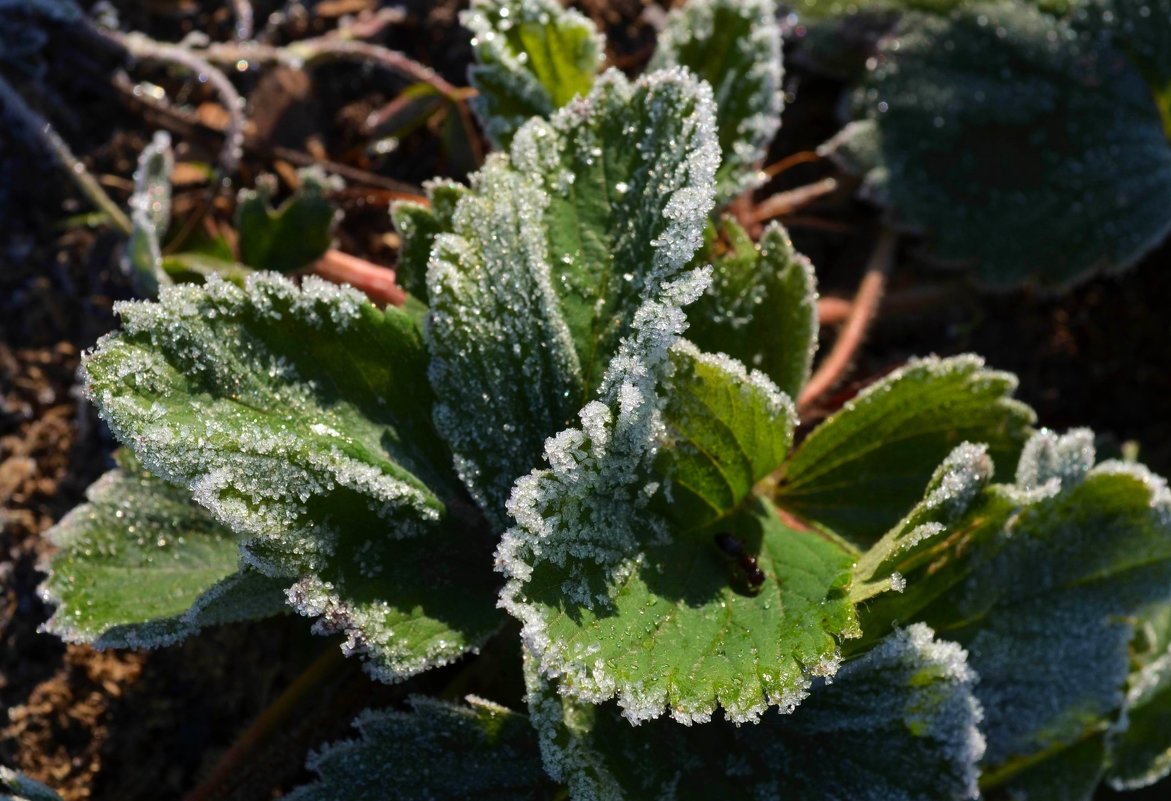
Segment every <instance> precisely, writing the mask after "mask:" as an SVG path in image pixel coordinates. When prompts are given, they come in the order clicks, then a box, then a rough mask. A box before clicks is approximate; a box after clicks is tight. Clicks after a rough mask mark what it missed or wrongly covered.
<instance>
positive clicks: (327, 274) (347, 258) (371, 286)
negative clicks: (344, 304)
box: [310, 250, 407, 306]
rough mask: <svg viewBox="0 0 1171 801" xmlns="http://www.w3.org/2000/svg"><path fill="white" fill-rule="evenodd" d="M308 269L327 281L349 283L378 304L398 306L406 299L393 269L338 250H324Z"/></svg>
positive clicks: (405, 294)
mask: <svg viewBox="0 0 1171 801" xmlns="http://www.w3.org/2000/svg"><path fill="white" fill-rule="evenodd" d="M310 270H311V271H312V272H313V273H315V274H317V275H319V276H321V277H322V278H324V279H326V280H327V281H333V282H334V283H336V284H350V285H351V286H353V287H354V288H355V289H358V290H360V291H362V292H364V293H366V297H368V298H370V300H372V301H374V302H375V303H377V304H378V305H380V306H387V305H390V306H401V305H403V304H404V303H406V302H407V293H406V292H404V291H403V289H402V287H400V286H399V285H398V283H396V282H395V277H394V270H392V269H390V268H389V267H380V266H378V265H377V264H373V263H371V262H368V261H366V260H365V259H360V258H358V257H357V256H351V255H350V254H348V253H342V252H341V251H340V250H328V251H326V253H325V255H324V256H322V257H321V259H320V261H318V262H317V263H316V264H314V265H313V266H312V267H311V268H310Z"/></svg>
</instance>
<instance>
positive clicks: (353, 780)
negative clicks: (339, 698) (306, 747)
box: [286, 696, 551, 801]
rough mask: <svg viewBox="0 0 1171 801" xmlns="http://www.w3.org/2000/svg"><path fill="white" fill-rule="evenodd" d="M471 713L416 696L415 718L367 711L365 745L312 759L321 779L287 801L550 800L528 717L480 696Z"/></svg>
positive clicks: (346, 744) (331, 749) (335, 747)
mask: <svg viewBox="0 0 1171 801" xmlns="http://www.w3.org/2000/svg"><path fill="white" fill-rule="evenodd" d="M467 702H468V705H467V706H459V705H456V704H450V703H445V702H443V701H436V700H433V699H430V698H423V697H419V696H415V697H413V698H411V701H410V704H411V708H412V711H411V712H395V711H391V710H380V711H374V710H366V711H365V712H363V713H362V714H360V715H359V716H358V718H357V719H356V720H355V721H354V725H355V726H356V727H357V728H358V731H359V732H360V733H361V736H360V738H359V739H356V740H349V741H343V742H340V743H334V744H332V745H328V746H326V747H325V748H324V749H322V750H321V751H318V752H317V753H315V754H313V755H312V756H311V757H310V759H309V768H310V770H313V771H314V772H316V773H317V774H318V776H319V777H320V778H319V779H318V780H317V781H316V782H314V783H313V784H309V785H305V786H304V787H300V788H298V789H297V790H295V791H294V792H292V793H291V794H289V795H288V796H286V798H287V799H288V801H337V799H345V800H346V801H399V800H400V799H401V801H415V799H423V798H425V799H428V801H465V799H473V798H474V799H487V800H488V801H536V800H537V799H542V798H549V797H550V795H551V793H550V792H549V790H550V788H549V786H548V783H547V781H546V780H545V777H544V773H543V771H542V770H541V758H540V753H539V751H538V748H537V741H536V736H535V734H534V732H533V729H532V727H531V726H530V725H529V721H528V718H527V717H526V716H524V715H520V714H517V713H515V712H510V711H509V710H507V709H505V708H504V707H501V706H497V705H496V704H493V703H490V702H488V701H483V700H481V699H479V698H476V697H474V696H468V698H467Z"/></svg>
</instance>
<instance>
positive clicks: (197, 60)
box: [87, 24, 247, 177]
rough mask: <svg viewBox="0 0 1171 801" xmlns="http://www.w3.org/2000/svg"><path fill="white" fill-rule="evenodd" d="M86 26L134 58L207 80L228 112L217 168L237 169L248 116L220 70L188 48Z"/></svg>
mask: <svg viewBox="0 0 1171 801" xmlns="http://www.w3.org/2000/svg"><path fill="white" fill-rule="evenodd" d="M87 28H88V29H89V32H90V33H91V34H93V35H96V36H98V37H100V38H102V39H105V40H107V41H110V42H113V43H115V44H116V45H118V46H119V47H121V48H122V49H123V50H125V51H126V52H127V53H129V54H130V55H131V56H132V57H134V58H137V59H144V60H148V61H160V62H163V63H167V64H176V65H178V66H180V67H183V68H185V69H187V70H190V71H191V72H193V73H195V74H196V76H198V78H199V80H200V81H207V82H208V83H210V84H211V85H212V87H213V88H214V89H215V90H216V92H217V93H218V94H219V96H220V100H221V102H222V103H223V106H224V109H225V110H226V111H227V113H228V127H227V130H226V131H225V133H224V136H225V138H224V144H223V147H222V148H221V150H220V172H221V174H222V176H223V177H228V176H231V175H233V174H234V173H235V172H236V168H237V167H238V166H239V164H240V156H241V155H242V154H243V149H244V126H245V124H246V122H247V120H246V119H245V117H244V98H242V97H241V96H240V93H239V92H237V91H236V87H235V86H233V85H232V82H231V81H229V80H228V77H227V76H226V75H224V73H223V72H221V71H220V70H219V69H217V68H216V67H214V66H212V64H211V63H210V62H209V61H207V60H206V59H204V58H201V57H200V56H198V55H196V54H195V53H194V52H193V51H192V50H190V49H189V48H186V47H182V46H180V45H173V44H167V43H165V42H156V41H155V40H153V39H150V38H148V37H146V36H144V35H143V34H141V33H122V32H121V31H112V30H107V29H105V28H99V27H97V26H96V25H93V24H87Z"/></svg>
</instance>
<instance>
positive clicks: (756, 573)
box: [714, 531, 765, 595]
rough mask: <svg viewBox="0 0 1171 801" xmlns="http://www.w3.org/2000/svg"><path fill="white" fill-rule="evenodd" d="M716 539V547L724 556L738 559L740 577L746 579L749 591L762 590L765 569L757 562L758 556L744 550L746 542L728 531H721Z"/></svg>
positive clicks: (746, 586)
mask: <svg viewBox="0 0 1171 801" xmlns="http://www.w3.org/2000/svg"><path fill="white" fill-rule="evenodd" d="M714 539H715V543H716V547H717V548H719V549H720V552H721V553H722V554H724V556H726V557H728V558H729V559H735V560H736V565H737V566H738V567H739V568H740V570H739V573H740V578H742V579H743V580H744V584H745V588H746V589H747V590H748V593H749V594H750V595H756V594H757V593H758V592H760V588H761V587H763V586H764V580H765V575H764V571H763V570H761V569H760V565H758V564H757V563H756V557H755V556H752V555H751V554H749V553H748V552H747V551H745V550H744V542H743V541H742V540H741V539H740V538H738V537H733V536H732V535H731V534H729V533H728V532H726V531H721V532H719V533H718V534H716V536H715V538H714Z"/></svg>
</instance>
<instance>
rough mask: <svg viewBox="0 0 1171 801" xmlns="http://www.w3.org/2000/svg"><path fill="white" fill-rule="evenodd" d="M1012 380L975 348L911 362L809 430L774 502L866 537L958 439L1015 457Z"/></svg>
mask: <svg viewBox="0 0 1171 801" xmlns="http://www.w3.org/2000/svg"><path fill="white" fill-rule="evenodd" d="M1016 385H1017V381H1016V378H1015V377H1014V376H1012V375H1010V374H1008V373H1001V372H996V371H993V370H988V369H986V368H985V367H984V361H983V360H982V359H980V358H979V357H977V356H957V357H953V358H950V359H938V358H935V357H931V358H926V359H921V360H916V361H912V362H910V363H909V364H908V365H907V366H906V367H903V368H901V369H899V370H897V371H896V372H894V373H891V374H890V375H888V376H887V377H886V378H883V379H882V380H880V381H878V382H877V383H875V384H873V385H872V386H870V387H867V388H866V389H865V390H863V391H862V392H860V393H859V394H858V395H857V397H855V398H854V399H853V400H851V401H850V402H849V403H847V404H846V405H845V407H843V408H842V410H841V411H839V412H838V413H837V414H835V415H833V416H832V417H830V418H829V419H828V420H826V421H825V422H823V423H822V424H821V425H820V426H818V427H817V428H816V429H814V430H813V432H812V433H811V434H810V435H809V436H808V438H806V439H805V441H804V442H802V443H801V445H800V446H799V447H798V448H797V449H796V450H795V451H794V452H793V456H792V458H790V460H789V461H788V462H787V463H786V464H785V466H784V468H783V473H782V478H781V482H780V485H779V487H778V489H777V494H776V499H777V503H778V504H779V505H780V506H781V507H782V508H784V509H787V510H790V511H792V512H794V513H796V514H797V515H799V516H801V517H803V518H805V519H806V520H810V521H814V522H816V523H819V524H821V525H824V526H827V527H828V528H830V529H831V530H832V531H834V532H836V533H837V534H840V535H842V536H844V537H846V538H847V539H849V540H851V541H852V542H854V543H856V544H859V545H862V546H863V547H865V546H867V545H870V544H872V543H874V542H875V541H876V540H877V539H878V538H879V537H881V536H882V535H883V534H884V533H885V532H886V531H888V530H889V529H890V528H892V527H893V526H894V525H895V523H897V522H898V521H899V520H900V519H901V518H902V517H903V516H904V515H906V514H907V513H908V512H909V511H910V510H911V508H912V507H913V506H914V505H915V503H916V502H917V501H918V500H919V499H920V498H921V497H922V495H923V488H924V487H925V486H927V483H928V481H929V480H930V479H931V476H932V475H933V474H934V472H935V469H936V467H937V466H938V465H939V464H940V463H941V462H942V461H943V460H944V458H945V457H946V456H947V455H948V453H950V452H951V450H952V449H953V448H955V447H956V446H957V445H959V444H960V443H962V442H981V443H986V444H987V445H988V455H989V456H990V457H991V458H992V460H993V463H994V464H995V463H999V464H1002V465H1011V464H1014V463H1015V462H1016V459H1017V456H1018V455H1019V453H1020V449H1021V446H1022V445H1024V443H1025V440H1026V439H1027V438H1028V436H1029V431H1030V426H1031V424H1032V423H1033V420H1034V415H1033V413H1032V411H1031V410H1030V409H1029V408H1028V407H1027V406H1025V405H1024V404H1022V403H1020V402H1019V401H1016V400H1013V399H1012V398H1011V397H1010V396H1011V395H1012V393H1013V391H1014V390H1015V389H1016Z"/></svg>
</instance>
